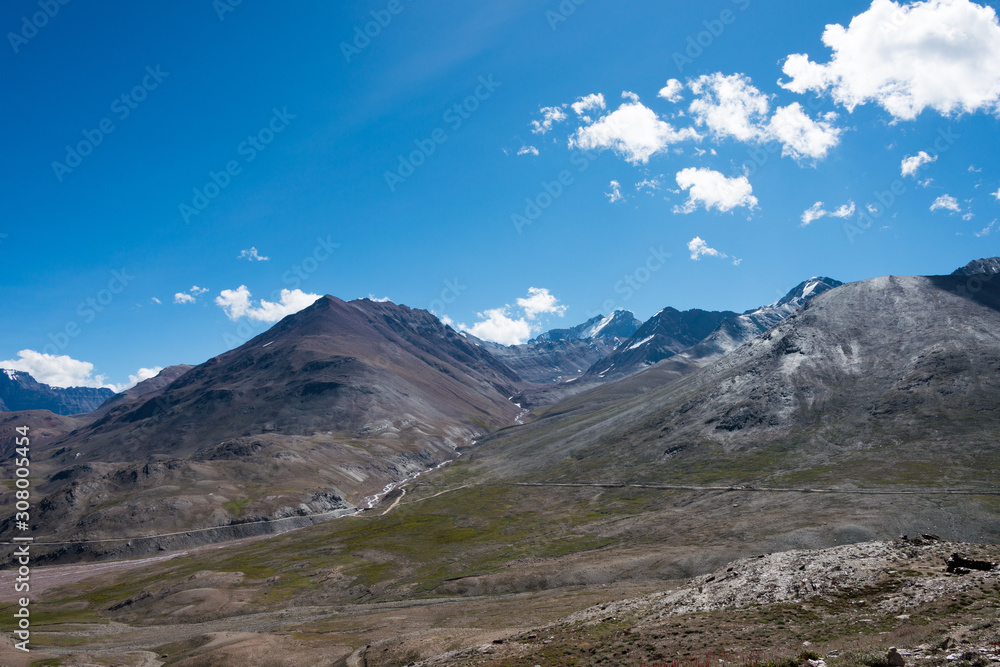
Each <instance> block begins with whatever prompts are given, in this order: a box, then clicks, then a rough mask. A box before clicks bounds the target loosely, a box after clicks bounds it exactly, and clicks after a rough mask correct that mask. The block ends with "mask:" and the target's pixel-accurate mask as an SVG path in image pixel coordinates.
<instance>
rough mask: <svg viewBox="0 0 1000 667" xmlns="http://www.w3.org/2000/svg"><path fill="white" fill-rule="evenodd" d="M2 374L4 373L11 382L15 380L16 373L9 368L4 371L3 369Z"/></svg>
mask: <svg viewBox="0 0 1000 667" xmlns="http://www.w3.org/2000/svg"><path fill="white" fill-rule="evenodd" d="M3 372H4V373H6V374H7V377H8V378H10V379H11V380H16V379H17V371H15V370H11V369H9V368H5V369H3Z"/></svg>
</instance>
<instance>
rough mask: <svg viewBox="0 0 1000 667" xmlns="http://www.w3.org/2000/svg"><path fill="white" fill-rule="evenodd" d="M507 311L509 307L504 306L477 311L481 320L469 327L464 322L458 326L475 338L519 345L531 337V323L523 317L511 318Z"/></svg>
mask: <svg viewBox="0 0 1000 667" xmlns="http://www.w3.org/2000/svg"><path fill="white" fill-rule="evenodd" d="M508 311H509V308H508V307H506V306H504V307H503V308H492V309H490V310H487V311H486V312H483V313H478V315H479V317H480V318H481V321H479V322H476V323H475V324H474V325H472V326H471V327H467V326H465V325H464V324H462V325H459V326H460V328H461V329H462V330H464V331H468V332H469V333H471V334H472V335H473V336H475V337H476V338H482V339H483V340H489V341H493V342H494V343H500V344H501V345H520V344H521V343H524V342H526V341H527V340H528V339H529V338H531V323H530V322H528V321H527V320H526V319H524V318H523V317H521V318H518V319H516V320H515V319H513V318H512V317H510V315H509V312H508Z"/></svg>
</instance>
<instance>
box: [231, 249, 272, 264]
mask: <svg viewBox="0 0 1000 667" xmlns="http://www.w3.org/2000/svg"><path fill="white" fill-rule="evenodd" d="M237 259H245V260H247V261H250V262H268V261H270V260H271V258H270V257H264V256H263V255H261V254H260V253H258V252H257V248H255V247H252V246H251V247H250V249H249V250H240V255H239V257H237Z"/></svg>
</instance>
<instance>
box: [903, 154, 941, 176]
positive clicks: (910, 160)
mask: <svg viewBox="0 0 1000 667" xmlns="http://www.w3.org/2000/svg"><path fill="white" fill-rule="evenodd" d="M935 160H937V155H935V156H934V157H931V156H930V155H928V154H927V151H920V152H919V153H917V154H916V155H908V156H906V157H904V158H903V161H902V162H901V163H900V165H899V168H900V173H901V174H902V175H903V176H916V174H917V170H918V169H920V168H921V167H922V166H924V165H925V164H930V163H931V162H934V161H935Z"/></svg>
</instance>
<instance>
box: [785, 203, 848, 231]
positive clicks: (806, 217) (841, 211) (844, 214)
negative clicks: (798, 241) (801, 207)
mask: <svg viewBox="0 0 1000 667" xmlns="http://www.w3.org/2000/svg"><path fill="white" fill-rule="evenodd" d="M856 210H857V207H856V206H855V205H854V202H852V201H851V202H847V203H846V204H842V205H841V206H839V207H837V208H836V209H834V210H833V211H828V210H826V209H825V208H823V202H821V201H818V202H816V203H815V204H813V205H812V206H810V207H809V208H807V209H806V210H805V211H803V212H802V224H801V225H799V226H800V227H806V226H808V225H810V224H811V223H813V222H815V221H817V220H819V219H820V218H825V217H827V216H830V217H832V218H849V217H851V216H852V215H854V212H855V211H856Z"/></svg>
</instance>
